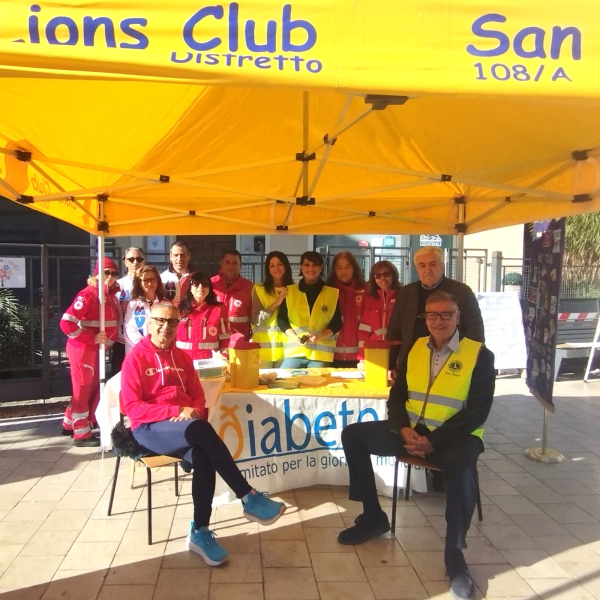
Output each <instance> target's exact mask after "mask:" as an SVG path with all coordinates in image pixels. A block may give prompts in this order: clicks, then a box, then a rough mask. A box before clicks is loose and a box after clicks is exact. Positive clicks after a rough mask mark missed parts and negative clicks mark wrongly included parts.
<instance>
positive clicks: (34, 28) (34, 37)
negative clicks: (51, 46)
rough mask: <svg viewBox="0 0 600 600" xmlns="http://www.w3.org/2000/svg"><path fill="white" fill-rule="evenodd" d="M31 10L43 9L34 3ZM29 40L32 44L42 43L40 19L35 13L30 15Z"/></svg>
mask: <svg viewBox="0 0 600 600" xmlns="http://www.w3.org/2000/svg"><path fill="white" fill-rule="evenodd" d="M30 10H31V12H36V13H37V12H40V10H42V9H41V8H40V7H39V5H37V4H32V5H31V7H30ZM29 41H30V42H31V43H32V44H39V43H40V30H39V21H38V18H37V17H36V16H35V15H31V16H30V17H29Z"/></svg>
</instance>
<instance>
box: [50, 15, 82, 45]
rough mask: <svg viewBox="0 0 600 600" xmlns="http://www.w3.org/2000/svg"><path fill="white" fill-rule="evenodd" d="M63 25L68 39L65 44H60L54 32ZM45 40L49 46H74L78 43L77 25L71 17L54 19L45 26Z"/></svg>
mask: <svg viewBox="0 0 600 600" xmlns="http://www.w3.org/2000/svg"><path fill="white" fill-rule="evenodd" d="M61 25H64V26H65V27H66V28H67V29H68V30H69V39H68V40H67V41H66V42H60V41H59V40H58V38H57V37H56V30H57V29H58V28H59V27H60V26H61ZM46 39H47V40H48V43H49V44H54V45H59V46H75V45H76V44H77V42H78V41H79V30H78V29H77V24H76V23H75V21H73V19H71V17H54V18H53V19H50V20H49V21H48V25H46Z"/></svg>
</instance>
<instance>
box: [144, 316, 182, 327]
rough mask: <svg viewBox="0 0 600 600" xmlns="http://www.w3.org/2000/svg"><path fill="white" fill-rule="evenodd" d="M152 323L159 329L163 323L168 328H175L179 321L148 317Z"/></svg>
mask: <svg viewBox="0 0 600 600" xmlns="http://www.w3.org/2000/svg"><path fill="white" fill-rule="evenodd" d="M150 318H151V319H152V320H153V321H156V322H157V323H158V326H159V327H162V326H163V325H164V324H165V323H166V324H167V325H168V326H169V327H177V325H179V319H163V318H162V317H150Z"/></svg>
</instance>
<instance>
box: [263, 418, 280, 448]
mask: <svg viewBox="0 0 600 600" xmlns="http://www.w3.org/2000/svg"><path fill="white" fill-rule="evenodd" d="M267 423H271V424H272V425H273V427H272V428H271V430H270V431H267V433H266V434H265V435H263V438H262V440H260V447H261V449H262V451H263V454H273V452H281V434H280V432H279V421H278V420H277V419H276V418H275V417H267V418H266V419H263V420H262V421H261V423H260V424H261V425H263V426H264V425H266V424H267ZM271 436H273V443H272V444H271V445H270V446H267V439H268V438H269V437H271Z"/></svg>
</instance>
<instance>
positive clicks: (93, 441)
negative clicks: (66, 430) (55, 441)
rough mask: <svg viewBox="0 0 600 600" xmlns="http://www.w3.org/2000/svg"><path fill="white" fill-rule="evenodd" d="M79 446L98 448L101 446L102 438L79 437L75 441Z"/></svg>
mask: <svg viewBox="0 0 600 600" xmlns="http://www.w3.org/2000/svg"><path fill="white" fill-rule="evenodd" d="M73 444H74V445H75V446H77V447H78V448H98V447H99V446H100V440H99V439H98V438H97V437H94V436H92V437H89V438H83V439H78V440H75V441H74V442H73Z"/></svg>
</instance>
